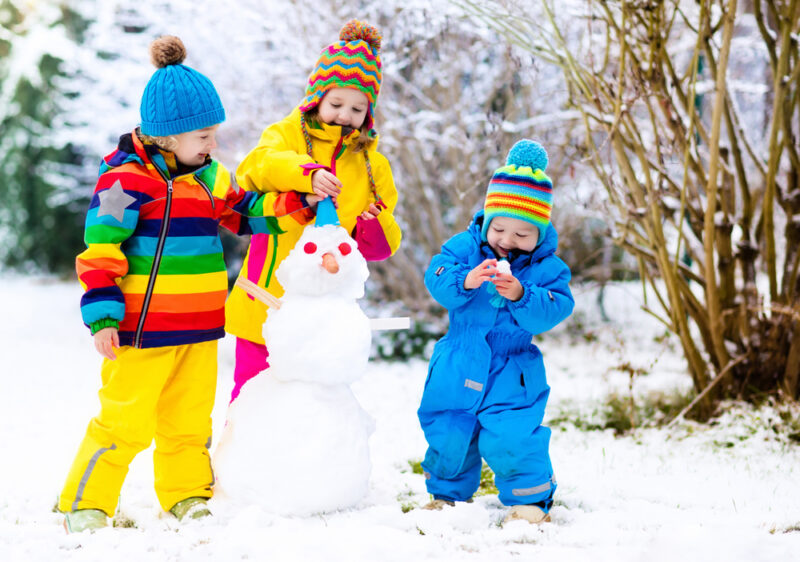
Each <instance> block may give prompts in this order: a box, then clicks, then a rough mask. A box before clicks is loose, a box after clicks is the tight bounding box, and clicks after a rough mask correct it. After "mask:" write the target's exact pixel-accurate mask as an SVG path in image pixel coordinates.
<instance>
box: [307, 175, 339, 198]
mask: <svg viewBox="0 0 800 562" xmlns="http://www.w3.org/2000/svg"><path fill="white" fill-rule="evenodd" d="M311 189H312V190H313V191H314V193H316V194H317V195H319V197H320V199H325V198H326V197H333V201H334V202H336V198H337V197H338V196H339V193H341V191H342V182H340V181H339V178H337V177H336V176H334V175H333V174H332V173H330V172H329V171H328V170H323V169H321V168H320V169H317V170H314V173H313V174H311Z"/></svg>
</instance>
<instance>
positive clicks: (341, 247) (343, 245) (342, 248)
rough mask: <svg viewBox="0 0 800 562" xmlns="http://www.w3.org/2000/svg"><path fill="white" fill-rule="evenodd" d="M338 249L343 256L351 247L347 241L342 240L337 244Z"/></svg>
mask: <svg viewBox="0 0 800 562" xmlns="http://www.w3.org/2000/svg"><path fill="white" fill-rule="evenodd" d="M339 251H340V252H341V253H342V255H343V256H346V255H347V254H349V253H350V252H352V251H353V248H351V247H350V244H348V243H347V242H342V243H341V244H339Z"/></svg>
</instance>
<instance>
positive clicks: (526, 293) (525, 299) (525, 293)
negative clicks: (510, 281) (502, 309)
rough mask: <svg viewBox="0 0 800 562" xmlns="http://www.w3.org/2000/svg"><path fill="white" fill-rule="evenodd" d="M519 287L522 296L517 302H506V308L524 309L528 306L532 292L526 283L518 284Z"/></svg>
mask: <svg viewBox="0 0 800 562" xmlns="http://www.w3.org/2000/svg"><path fill="white" fill-rule="evenodd" d="M520 285H522V296H521V297H520V298H519V300H518V301H512V300H509V301H508V306H510V307H511V308H524V307H526V306H528V303H529V302H530V301H531V298H532V297H531V295H532V294H533V291H532V290H531V287H530V285H528V284H527V283H520Z"/></svg>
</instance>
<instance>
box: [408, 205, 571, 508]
mask: <svg viewBox="0 0 800 562" xmlns="http://www.w3.org/2000/svg"><path fill="white" fill-rule="evenodd" d="M482 224H483V211H479V212H478V213H477V214H476V215H475V217H473V219H472V223H471V224H470V226H469V228H468V229H467V231H466V232H462V233H461V234H458V235H456V236H454V237H453V238H451V239H450V240H448V241H447V242H446V243H445V244H444V246H442V253H440V254H438V255H437V256H434V258H433V259H432V260H431V264H430V266H428V269H427V270H426V272H425V286H426V287H427V288H428V290H429V291H430V293H431V295H432V296H433V298H435V299H436V301H437V302H439V304H441V305H442V306H444V307H445V308H447V309H448V311H449V317H450V328H449V330H448V332H447V334H445V336H444V337H443V338H442V339H441V340H439V341H438V342H437V343H436V346H435V348H434V352H433V357H431V361H430V365H429V368H428V378H427V380H426V382H425V390H424V392H423V395H422V402H421V405H420V408H419V410H418V412H417V414H418V416H419V420H420V424H421V425H422V430H423V431H424V433H425V438H426V440H427V441H428V451H427V452H426V454H425V460H424V461H423V462H422V468H423V470H424V473H425V477H426V479H427V480H426V484H427V488H428V492H429V493H430V494H432V495H433V496H434V497H435V498H439V499H446V500H450V501H466V500H468V499H469V498H471V497H472V495H473V493H474V492H475V491H476V490H477V489H478V485H479V483H480V471H481V457H483V458H484V459H486V462H487V464H488V465H489V467H490V468H491V469H492V470H493V471H494V473H495V484H496V486H497V489H498V491H499V498H500V501H501V502H502V503H503V504H504V505H508V506H511V505H519V504H532V503H537V504H539V505H541V506H542V507H543V508H544V509H545V511H547V510H548V509H549V508H550V504H551V503H552V497H553V492H554V491H555V488H556V481H555V478H554V476H553V468H552V465H551V464H550V455H549V451H548V448H549V442H550V430H549V429H548V428H546V427H543V426H542V425H541V423H542V418H543V417H544V408H545V404H546V403H547V397H548V394H549V392H550V387H549V386H548V385H547V381H546V379H545V370H544V362H543V361H542V354H541V352H540V351H539V349H538V348H537V347H536V346H535V345H533V343H532V341H531V340H532V337H533V336H535V335H537V334H541V333H543V332H546V331H548V330H550V329H551V328H553V327H554V326H556V325H557V324H558V323H559V322H561V321H562V320H564V319H565V318H567V317H568V316H569V315H570V314H571V313H572V309H573V306H574V304H575V301H574V300H573V298H572V293H571V292H570V289H569V285H568V284H569V280H570V278H571V273H570V270H569V268H568V267H567V265H566V264H565V263H564V262H563V261H561V259H560V258H558V257H557V256H556V255H555V250H556V247H557V245H558V234H557V233H556V231H555V229H554V228H553V226H552V225H550V226H548V228H547V229H546V230H545V233H544V236H543V238H542V240H541V241H540V242H539V244H538V246H537V247H536V248H535V249H534V250H533V252H530V253H518V254H516V255H513V254H512V255H510V256H509V262H510V264H511V272H512V273H513V275H514V276H515V277H516V278H517V279H518V280H519V281H520V283H521V284H522V287H523V289H524V293H523V295H522V298H521V299H520V300H519V301H517V302H513V301H509V300H507V299H498V298H497V293H496V291H494V292H493V293H490V290H489V285H490V284H489V283H484V284H482V285H481V286H480V287H478V288H477V289H471V290H470V289H465V288H464V279H465V278H466V276H467V274H468V273H469V272H470V271H471V270H472V269H474V268H475V267H476V266H477V265H479V264H480V263H481V262H482V261H483V260H485V259H488V258H496V257H497V256H496V255H495V254H494V252H493V251H492V249H491V247H490V246H489V244H488V243H486V242H483V241H482V240H481V236H480V233H481V225H482ZM491 288H492V289H494V286H492V287H491ZM493 295H494V296H495V304H497V301H498V300H500V301H501V302H500V305H499V307H498V306H496V305H493V304H492V303H491V302H490V301H491V297H492V296H493Z"/></svg>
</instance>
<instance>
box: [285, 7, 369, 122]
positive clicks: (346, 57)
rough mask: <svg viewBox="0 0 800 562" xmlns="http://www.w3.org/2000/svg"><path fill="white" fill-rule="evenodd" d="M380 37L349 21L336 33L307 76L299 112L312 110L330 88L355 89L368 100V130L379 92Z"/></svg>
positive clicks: (365, 25)
mask: <svg viewBox="0 0 800 562" xmlns="http://www.w3.org/2000/svg"><path fill="white" fill-rule="evenodd" d="M380 49H381V35H380V33H379V32H378V30H377V29H376V28H375V27H373V26H371V25H369V24H367V23H364V22H360V21H358V20H350V21H348V22H347V23H346V24H344V27H342V29H341V31H340V32H339V41H337V42H336V43H333V44H331V45H328V46H327V47H325V48H324V49H323V50H322V53H320V56H319V60H318V61H317V65H316V66H315V67H314V71H313V72H312V73H311V75H310V76H309V77H308V86H306V97H305V98H303V101H301V102H300V111H302V112H306V111H308V110H309V109H312V108H313V107H315V106H316V105H317V104H318V103H319V102H320V100H321V99H322V96H324V95H325V92H327V91H328V90H330V89H332V88H355V89H356V90H359V91H361V92H363V93H364V94H365V95H366V96H367V99H368V100H369V110H368V111H367V118H366V121H365V123H364V124H365V125H366V127H367V128H368V129H372V125H373V115H374V111H375V103H376V102H377V101H378V93H379V92H380V89H381V57H380V55H379V51H380Z"/></svg>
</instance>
